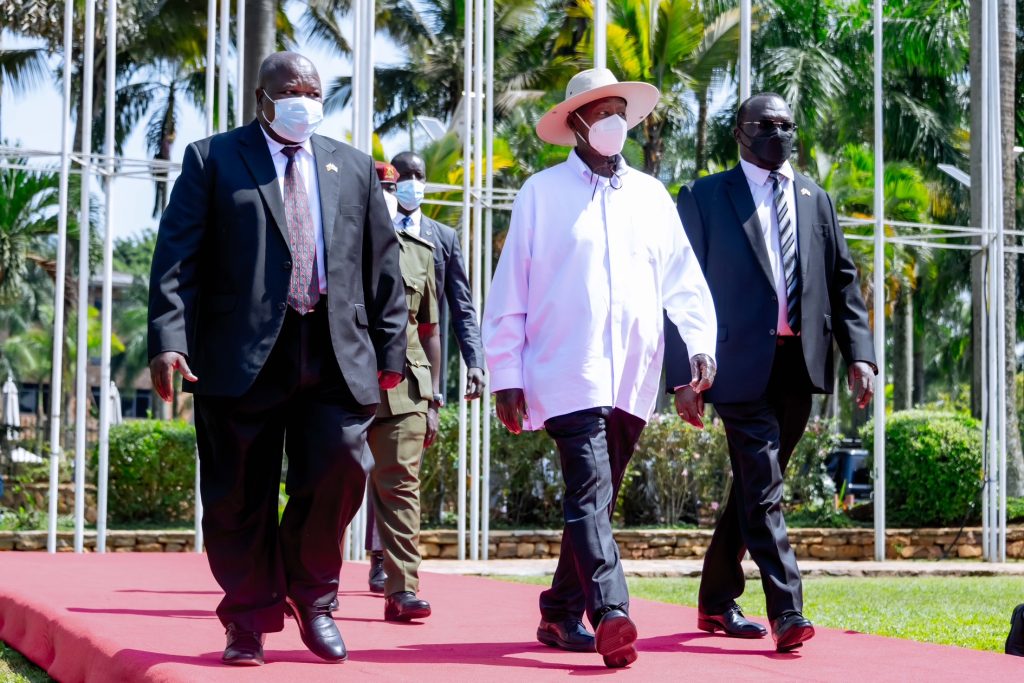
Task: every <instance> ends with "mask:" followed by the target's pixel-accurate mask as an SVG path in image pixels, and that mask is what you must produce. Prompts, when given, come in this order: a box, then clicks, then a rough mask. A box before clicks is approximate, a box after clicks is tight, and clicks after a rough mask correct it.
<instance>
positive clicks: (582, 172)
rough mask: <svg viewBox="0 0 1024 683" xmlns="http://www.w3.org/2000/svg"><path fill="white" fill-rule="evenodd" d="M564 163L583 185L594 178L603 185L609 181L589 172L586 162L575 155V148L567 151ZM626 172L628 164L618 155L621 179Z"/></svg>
mask: <svg viewBox="0 0 1024 683" xmlns="http://www.w3.org/2000/svg"><path fill="white" fill-rule="evenodd" d="M565 161H566V163H568V164H569V166H571V167H572V169H573V171H574V172H575V173H576V175H578V176H579V177H580V178H582V179H583V181H584V182H585V183H587V184H588V185H589V184H590V183H592V182H594V178H595V177H596V178H597V179H598V180H599V181H604V182H605V183H607V182H609V181H610V179H609V178H605V177H604V176H602V175H598V176H595V175H594V172H593V171H591V170H590V167H589V166H587V162H585V161H583V159H581V158H580V155H579V154H577V153H576V149H575V148H573V149H571V150H569V157H568V158H567V159H566V160H565ZM628 172H629V164H627V163H626V158H625V157H624V156H622V155H621V154H620V155H619V166H618V175H619V176H620V177H621V176H624V175H626V174H627V173H628Z"/></svg>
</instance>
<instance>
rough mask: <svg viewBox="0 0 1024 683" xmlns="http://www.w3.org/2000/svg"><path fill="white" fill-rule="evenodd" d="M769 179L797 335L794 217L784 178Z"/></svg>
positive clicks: (773, 174)
mask: <svg viewBox="0 0 1024 683" xmlns="http://www.w3.org/2000/svg"><path fill="white" fill-rule="evenodd" d="M768 177H769V178H771V181H772V196H773V198H774V200H775V215H776V217H777V218H778V219H779V249H780V251H781V252H782V268H783V273H784V274H785V276H786V305H787V310H788V319H787V322H788V323H789V328H790V329H791V330H793V332H794V333H796V332H799V331H800V283H799V277H798V275H797V273H798V270H797V268H798V266H799V264H800V259H799V256H798V254H797V252H796V230H794V229H793V217H792V216H791V215H790V212H789V204H788V203H787V202H786V193H785V192H784V191H783V189H782V177H783V176H782V175H780V174H779V172H778V171H772V172H771V173H769V174H768Z"/></svg>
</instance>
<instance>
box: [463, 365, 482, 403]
mask: <svg viewBox="0 0 1024 683" xmlns="http://www.w3.org/2000/svg"><path fill="white" fill-rule="evenodd" d="M486 384H487V380H485V379H484V371H483V370H481V369H480V368H469V369H468V370H466V400H467V401H472V400H474V399H478V398H480V396H481V395H482V394H483V393H484V386H485V385H486Z"/></svg>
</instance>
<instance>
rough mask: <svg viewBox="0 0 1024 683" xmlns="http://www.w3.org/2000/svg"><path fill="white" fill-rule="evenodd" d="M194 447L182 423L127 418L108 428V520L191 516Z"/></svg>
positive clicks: (193, 436)
mask: <svg viewBox="0 0 1024 683" xmlns="http://www.w3.org/2000/svg"><path fill="white" fill-rule="evenodd" d="M195 449H196V432H195V428H194V427H192V425H189V424H186V423H184V422H168V421H164V420H132V421H129V422H125V423H123V424H120V425H115V426H113V427H111V428H110V481H109V489H108V490H109V493H108V500H107V512H108V515H109V518H110V521H111V522H158V523H159V522H174V521H178V520H186V519H193V513H194V502H195V476H196V475H195V472H196V470H195V453H196V451H195ZM97 457H98V453H94V454H93V460H92V465H93V467H94V468H95V467H96V460H97Z"/></svg>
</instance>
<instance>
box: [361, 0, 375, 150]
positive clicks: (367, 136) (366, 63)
mask: <svg viewBox="0 0 1024 683" xmlns="http://www.w3.org/2000/svg"><path fill="white" fill-rule="evenodd" d="M365 2H366V12H365V14H364V15H363V136H364V138H363V145H364V147H363V151H364V152H366V153H367V154H372V152H373V65H374V61H375V60H374V54H373V36H374V32H375V31H374V27H375V22H376V18H377V5H376V3H375V2H374V0H365Z"/></svg>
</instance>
